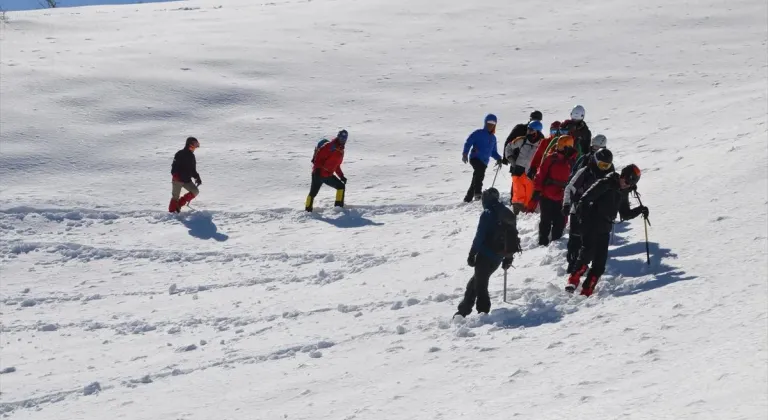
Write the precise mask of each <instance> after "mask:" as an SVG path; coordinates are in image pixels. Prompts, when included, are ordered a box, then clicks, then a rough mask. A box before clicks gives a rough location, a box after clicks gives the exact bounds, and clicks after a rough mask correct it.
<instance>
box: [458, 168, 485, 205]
mask: <svg viewBox="0 0 768 420" xmlns="http://www.w3.org/2000/svg"><path fill="white" fill-rule="evenodd" d="M469 164H470V165H472V169H474V172H472V183H471V184H469V189H468V190H467V195H466V196H464V201H466V202H467V203H469V202H470V201H472V198H473V197H474V196H480V195H481V194H482V193H483V180H484V179H485V170H486V169H487V168H488V165H486V164H484V163H483V162H482V161H481V160H480V159H476V158H472V159H470V160H469Z"/></svg>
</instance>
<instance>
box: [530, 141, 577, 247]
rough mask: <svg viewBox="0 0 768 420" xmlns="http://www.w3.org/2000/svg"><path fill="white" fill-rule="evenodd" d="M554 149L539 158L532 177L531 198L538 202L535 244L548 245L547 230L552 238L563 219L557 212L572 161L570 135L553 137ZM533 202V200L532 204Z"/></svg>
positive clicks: (558, 232)
mask: <svg viewBox="0 0 768 420" xmlns="http://www.w3.org/2000/svg"><path fill="white" fill-rule="evenodd" d="M556 147H557V148H556V150H555V153H552V154H550V155H549V156H546V157H545V158H544V161H543V162H541V166H539V170H538V172H537V173H536V178H535V179H534V180H533V199H532V200H531V202H532V203H533V202H536V201H539V204H540V205H541V208H540V210H541V219H540V220H539V245H543V246H547V245H549V241H550V239H549V237H550V232H551V234H552V240H553V241H556V240H558V239H560V238H561V237H562V236H563V229H565V221H566V219H565V218H564V217H563V215H562V214H561V208H562V207H563V196H564V195H565V187H566V186H567V185H568V178H569V177H570V175H571V166H572V165H573V164H574V161H575V157H576V149H575V148H574V147H573V137H571V136H568V135H565V136H560V138H558V139H557V146H556ZM532 205H534V204H532Z"/></svg>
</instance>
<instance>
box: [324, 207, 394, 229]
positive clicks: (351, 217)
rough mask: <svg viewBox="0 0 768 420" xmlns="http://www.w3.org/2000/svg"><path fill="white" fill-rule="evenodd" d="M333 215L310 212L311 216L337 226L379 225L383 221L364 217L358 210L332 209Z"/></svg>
mask: <svg viewBox="0 0 768 420" xmlns="http://www.w3.org/2000/svg"><path fill="white" fill-rule="evenodd" d="M333 212H335V214H334V216H335V217H326V216H325V215H323V214H320V213H312V218H313V219H316V220H320V221H321V222H325V223H328V224H331V225H333V226H336V227H338V228H360V227H365V226H381V225H383V224H384V223H379V222H375V221H373V220H371V219H367V218H365V217H364V216H363V215H362V214H361V213H360V211H358V210H349V209H344V210H336V209H335V210H333Z"/></svg>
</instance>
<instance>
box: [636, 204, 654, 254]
mask: <svg viewBox="0 0 768 420" xmlns="http://www.w3.org/2000/svg"><path fill="white" fill-rule="evenodd" d="M635 198H637V202H638V204H640V205H641V206H642V205H643V202H642V201H640V193H638V192H637V190H635ZM643 207H645V206H643ZM650 224H651V221H650V220H648V217H646V216H645V215H643V226H645V260H646V262H647V263H648V265H651V250H650V246H649V245H648V226H650Z"/></svg>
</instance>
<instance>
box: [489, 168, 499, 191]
mask: <svg viewBox="0 0 768 420" xmlns="http://www.w3.org/2000/svg"><path fill="white" fill-rule="evenodd" d="M500 169H501V165H499V166H497V167H496V175H494V176H493V182H492V183H491V188H493V186H494V185H496V177H497V176H499V170H500Z"/></svg>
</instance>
